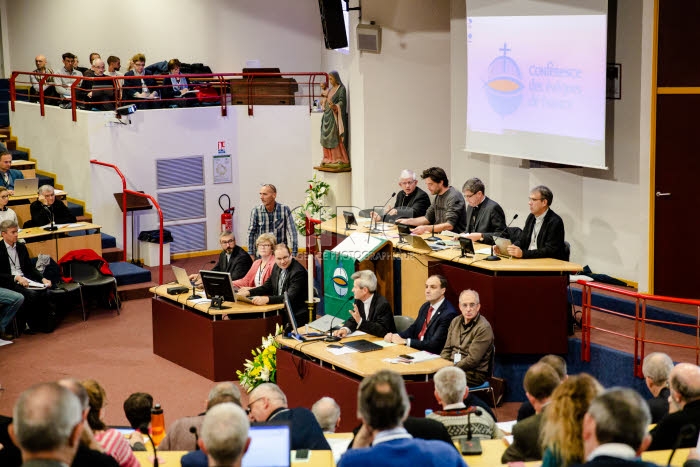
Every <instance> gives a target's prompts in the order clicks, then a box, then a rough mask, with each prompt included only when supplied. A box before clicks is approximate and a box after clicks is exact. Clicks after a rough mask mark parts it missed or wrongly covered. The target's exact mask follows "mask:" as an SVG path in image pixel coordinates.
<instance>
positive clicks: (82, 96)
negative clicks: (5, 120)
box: [10, 71, 328, 121]
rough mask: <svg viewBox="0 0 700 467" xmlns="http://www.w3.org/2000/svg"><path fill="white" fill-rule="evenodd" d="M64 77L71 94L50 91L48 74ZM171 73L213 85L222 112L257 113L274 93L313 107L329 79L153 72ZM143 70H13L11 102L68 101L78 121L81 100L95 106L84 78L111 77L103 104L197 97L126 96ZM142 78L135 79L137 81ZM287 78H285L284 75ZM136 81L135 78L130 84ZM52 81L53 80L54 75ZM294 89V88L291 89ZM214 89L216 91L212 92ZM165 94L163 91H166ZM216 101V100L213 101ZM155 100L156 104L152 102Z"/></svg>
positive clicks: (284, 100)
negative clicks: (93, 73)
mask: <svg viewBox="0 0 700 467" xmlns="http://www.w3.org/2000/svg"><path fill="white" fill-rule="evenodd" d="M32 76H34V77H36V78H37V79H38V91H34V92H36V94H33V93H32V92H33V91H32V83H31V81H30V77H32ZM59 77H60V78H64V79H69V80H73V82H72V84H71V85H70V90H71V92H70V99H65V100H61V98H60V97H56V96H47V95H46V93H45V91H44V86H45V85H47V80H52V79H53V78H59ZM168 77H180V78H181V77H185V78H187V80H188V85H189V86H190V87H192V88H196V89H197V90H198V91H200V93H202V91H204V90H208V91H209V98H210V100H213V101H218V105H219V106H220V107H221V116H222V117H223V116H226V115H227V105H229V104H230V105H247V106H248V115H251V116H252V115H253V114H254V106H255V105H271V104H273V103H274V102H272V101H274V100H275V99H276V100H277V102H276V103H277V104H279V103H284V104H288V105H291V104H292V103H294V104H296V100H297V99H301V100H302V102H304V103H305V104H304V105H307V106H308V108H309V112H311V110H312V108H313V105H314V102H315V100H316V99H317V98H320V96H321V91H320V85H321V84H322V83H325V84H326V85H328V74H327V73H321V72H293V73H209V74H187V75H184V74H181V75H148V76H147V78H148V79H154V80H156V81H157V82H158V83H161V82H162V80H163V79H165V78H168ZM141 78H143V76H100V77H89V76H82V77H79V76H66V75H59V74H43V73H34V72H24V71H13V72H12V76H11V77H10V108H11V110H12V111H13V112H14V111H15V102H16V101H17V97H18V96H20V97H26V98H27V100H33V96H35V97H34V98H35V99H36V102H37V103H38V104H39V109H40V113H41V115H42V116H44V115H45V106H46V105H58V103H60V102H64V103H69V104H70V109H71V114H72V118H73V121H76V120H77V110H78V108H79V106H91V105H93V104H94V102H92V101H90V100H87V97H86V95H87V93H88V92H90V91H91V90H92V88H93V86H91V85H90V86H86V85H85V84H82V83H83V82H85V83H87V82H90V83H91V84H94V83H100V82H101V83H105V82H109V83H111V84H112V87H113V88H114V89H115V92H114V99H110V100H105V101H100V102H99V103H100V104H113V106H114V107H115V108H116V107H120V106H123V105H128V104H143V103H145V102H156V104H157V105H161V106H162V105H163V103H165V104H166V106H168V105H170V104H179V103H188V102H189V103H191V102H193V101H196V100H198V99H197V98H196V97H190V98H181V97H176V98H169V99H162V98H160V99H157V100H154V101H151V100H144V99H124V98H123V97H124V92H123V91H124V90H125V89H136V88H140V87H141V83H140V80H141ZM135 80H136V81H138V83H137V82H134V81H135ZM281 80H282V81H281ZM131 82H134V84H133V85H132V84H130V83H131ZM18 85H19V86H20V87H22V88H24V87H27V86H28V88H29V90H28V91H26V92H25V91H24V90H23V89H18ZM48 85H49V86H51V84H50V81H49V84H48ZM285 85H287V86H288V89H287V91H284V87H285ZM167 87H169V85H167V86H166V85H163V84H157V85H155V86H150V87H149V89H150V88H154V89H155V90H160V91H162V90H163V89H164V88H167ZM292 89H294V90H293V91H292ZM214 91H215V94H212V92H214ZM161 94H162V92H161ZM210 103H213V102H210ZM152 105H153V104H152Z"/></svg>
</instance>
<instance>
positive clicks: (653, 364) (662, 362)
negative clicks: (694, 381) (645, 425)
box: [642, 352, 673, 423]
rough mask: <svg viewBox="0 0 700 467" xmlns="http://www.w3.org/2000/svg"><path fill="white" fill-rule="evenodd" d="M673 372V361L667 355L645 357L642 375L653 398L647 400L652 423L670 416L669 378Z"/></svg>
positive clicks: (656, 353)
mask: <svg viewBox="0 0 700 467" xmlns="http://www.w3.org/2000/svg"><path fill="white" fill-rule="evenodd" d="M672 370H673V360H671V357H669V356H668V355H666V354H665V353H661V352H654V353H650V354H649V355H647V356H646V357H644V362H643V363H642V374H644V382H645V383H646V385H647V389H649V392H650V393H651V395H652V396H653V397H652V398H651V399H647V404H648V405H649V411H650V412H651V423H659V422H660V421H661V419H662V418H664V417H665V416H666V414H668V399H669V397H670V396H671V390H670V389H669V388H668V378H669V376H670V375H671V371H672Z"/></svg>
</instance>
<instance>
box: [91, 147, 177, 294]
mask: <svg viewBox="0 0 700 467" xmlns="http://www.w3.org/2000/svg"><path fill="white" fill-rule="evenodd" d="M90 163H91V164H95V165H103V166H105V167H111V168H112V169H114V171H115V172H117V175H119V177H120V178H121V179H122V224H123V229H122V232H123V233H122V236H123V242H124V261H126V246H127V241H126V238H127V237H126V207H127V204H126V195H133V196H139V197H141V198H147V199H149V200H150V201H151V203H153V206H155V208H156V209H157V210H158V225H159V229H160V237H159V238H160V241H159V249H160V250H159V253H158V255H159V256H158V258H159V261H158V285H161V284H163V211H162V210H161V209H160V205H159V204H158V201H156V200H155V198H154V197H153V196H151V195H149V194H147V193H141V192H139V191H133V190H127V189H126V177H124V174H123V173H122V171H121V170H119V167H117V166H116V165H114V164H110V163H108V162H102V161H98V160H96V159H91V160H90Z"/></svg>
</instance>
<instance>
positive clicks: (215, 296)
mask: <svg viewBox="0 0 700 467" xmlns="http://www.w3.org/2000/svg"><path fill="white" fill-rule="evenodd" d="M199 276H200V277H201V278H202V285H203V286H204V293H205V294H206V295H207V298H208V299H211V309H212V310H224V309H226V308H230V307H225V306H222V304H221V302H222V301H226V302H235V301H236V295H235V294H234V293H233V283H232V282H231V275H230V274H229V273H227V272H219V271H205V270H202V271H199ZM219 297H221V298H222V299H223V300H220V299H219Z"/></svg>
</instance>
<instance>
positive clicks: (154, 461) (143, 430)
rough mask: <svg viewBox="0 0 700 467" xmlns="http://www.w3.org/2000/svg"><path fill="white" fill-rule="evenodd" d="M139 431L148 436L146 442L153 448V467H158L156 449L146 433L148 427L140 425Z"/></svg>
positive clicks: (149, 435)
mask: <svg viewBox="0 0 700 467" xmlns="http://www.w3.org/2000/svg"><path fill="white" fill-rule="evenodd" d="M139 431H140V432H141V433H143V434H144V435H146V436H148V440H149V441H150V442H151V446H153V467H158V449H157V448H156V443H154V442H153V438H151V434H150V433H149V432H148V425H146V424H143V425H141V426H140V427H139Z"/></svg>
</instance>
